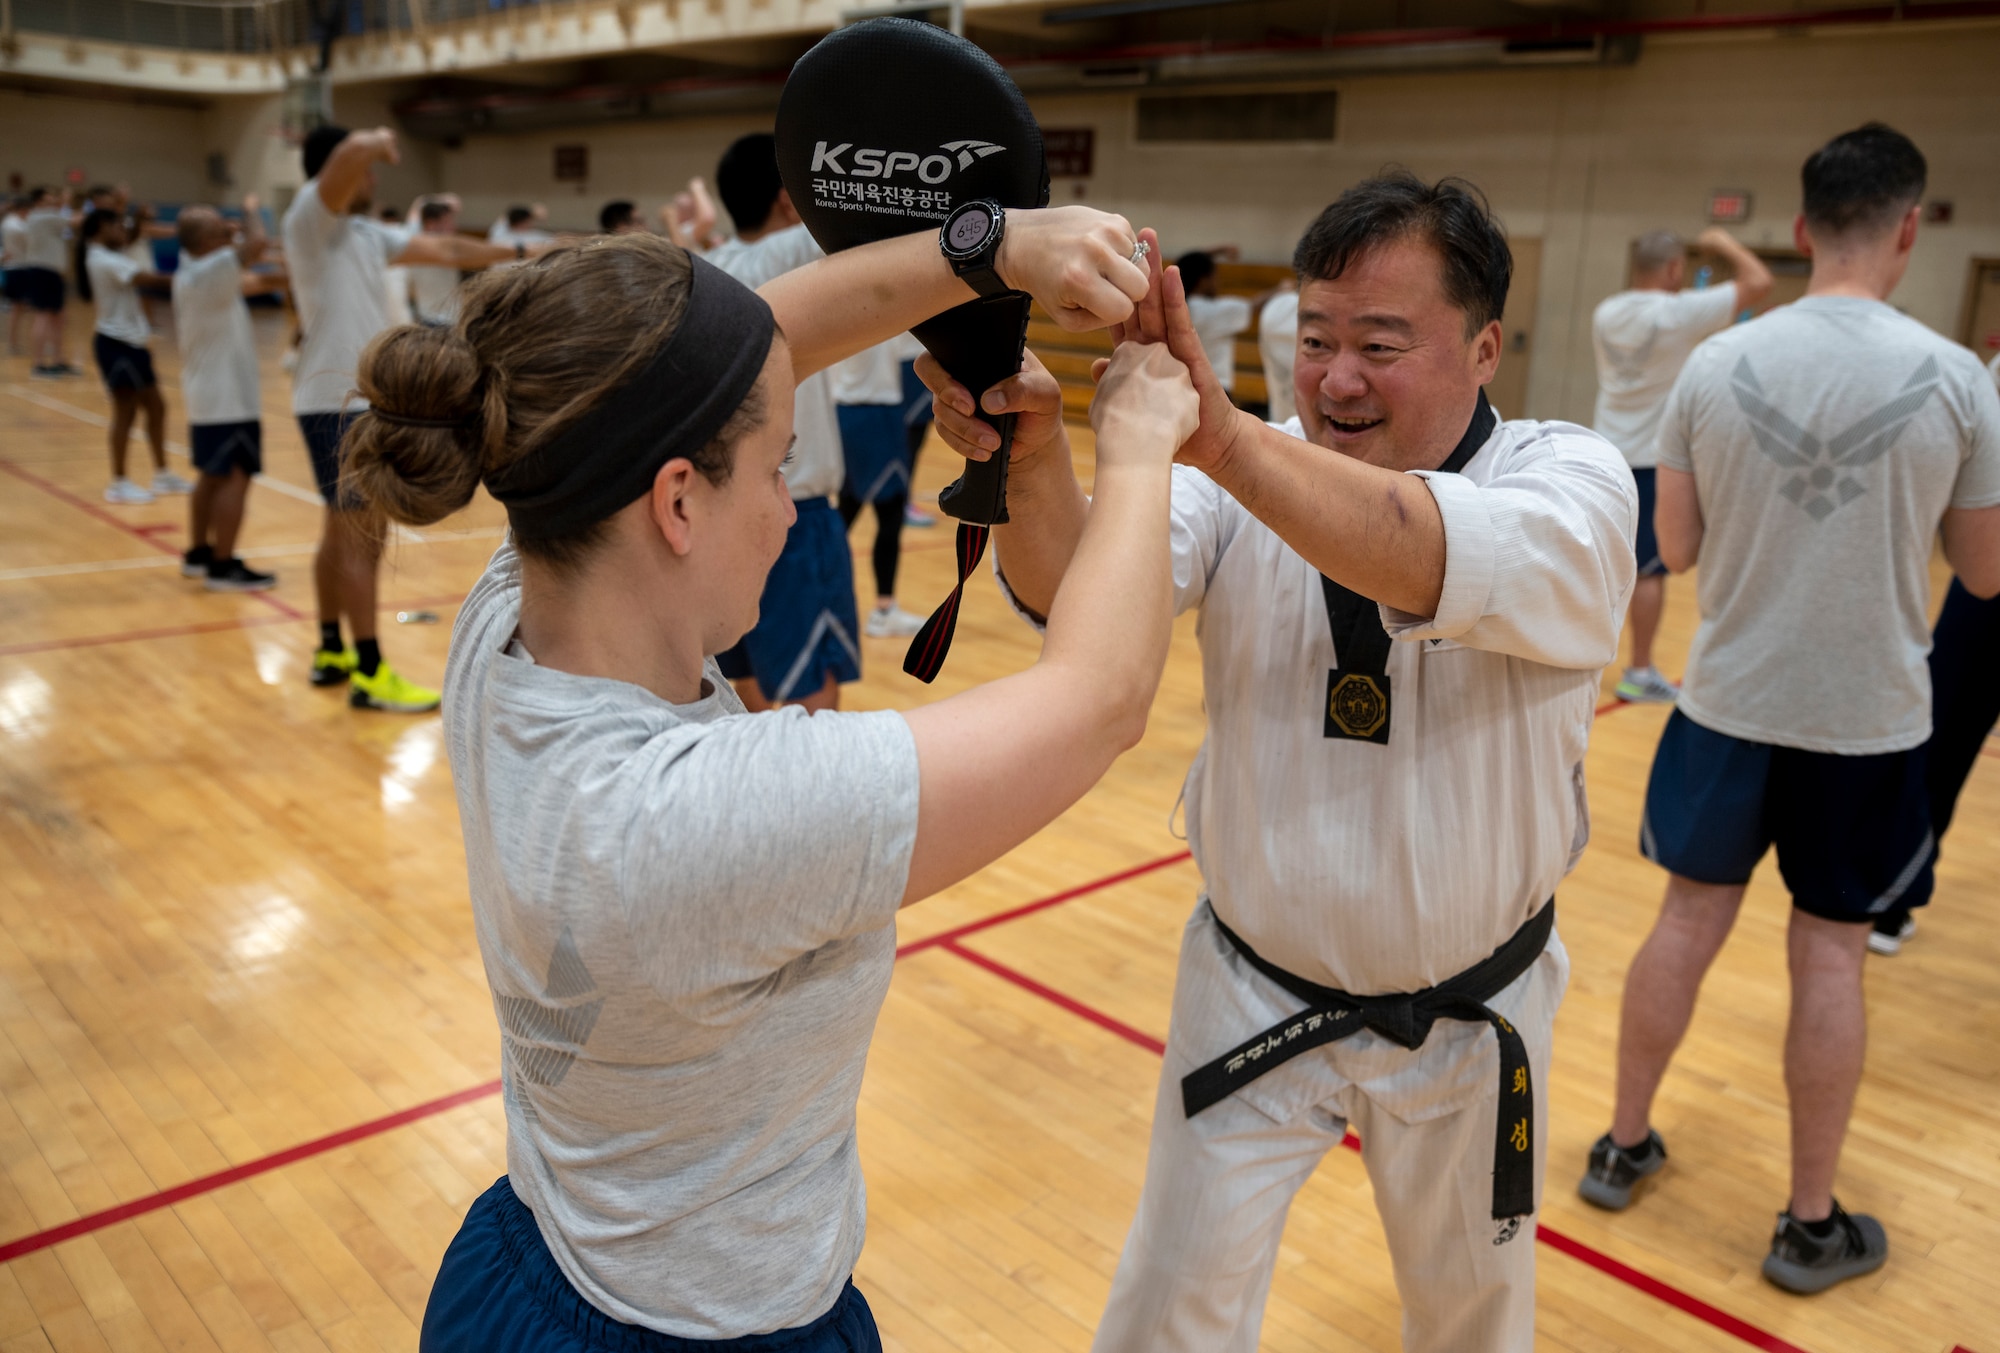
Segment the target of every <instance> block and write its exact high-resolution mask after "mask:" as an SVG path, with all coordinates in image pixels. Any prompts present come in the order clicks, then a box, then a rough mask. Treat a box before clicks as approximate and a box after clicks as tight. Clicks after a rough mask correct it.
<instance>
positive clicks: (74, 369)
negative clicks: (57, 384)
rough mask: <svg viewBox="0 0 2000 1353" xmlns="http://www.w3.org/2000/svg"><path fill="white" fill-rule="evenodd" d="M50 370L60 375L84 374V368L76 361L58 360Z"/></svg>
mask: <svg viewBox="0 0 2000 1353" xmlns="http://www.w3.org/2000/svg"><path fill="white" fill-rule="evenodd" d="M49 370H50V371H53V372H54V373H55V374H56V375H58V376H81V375H82V374H83V368H82V367H80V366H78V365H77V364H76V363H75V362H57V363H56V364H55V365H54V366H52V367H50V368H49Z"/></svg>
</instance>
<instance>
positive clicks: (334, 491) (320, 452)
mask: <svg viewBox="0 0 2000 1353" xmlns="http://www.w3.org/2000/svg"><path fill="white" fill-rule="evenodd" d="M298 417H299V435H300V436H302V437H304V438H305V439H306V454H307V455H309V456H311V457H312V467H313V480H314V482H315V483H317V484H318V485H319V496H320V498H321V499H322V500H323V501H324V502H325V503H326V505H327V506H328V507H330V508H333V509H335V510H336V511H340V512H352V511H355V510H356V509H357V508H359V507H361V506H362V503H361V500H360V499H359V498H357V497H355V496H354V495H353V494H351V493H350V494H342V493H341V491H340V439H341V438H342V437H343V436H345V435H346V433H347V425H348V424H349V423H352V422H353V421H354V415H353V414H347V413H302V414H300V415H299V416H298Z"/></svg>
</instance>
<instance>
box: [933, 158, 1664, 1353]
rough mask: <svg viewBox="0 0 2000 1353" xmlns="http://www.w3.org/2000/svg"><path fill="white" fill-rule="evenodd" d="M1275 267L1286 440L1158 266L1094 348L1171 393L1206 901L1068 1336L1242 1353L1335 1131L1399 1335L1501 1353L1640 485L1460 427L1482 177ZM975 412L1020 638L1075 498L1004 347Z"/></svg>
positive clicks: (1344, 219)
mask: <svg viewBox="0 0 2000 1353" xmlns="http://www.w3.org/2000/svg"><path fill="white" fill-rule="evenodd" d="M1295 266H1296V267H1297V269H1298V272H1299V275H1300V293H1299V302H1300V303H1299V348H1298V360H1297V363H1296V367H1295V373H1294V392H1295V394H1296V396H1297V400H1298V409H1299V417H1297V418H1295V419H1293V420H1292V421H1290V422H1289V423H1287V424H1285V425H1283V426H1282V427H1277V426H1267V425H1265V424H1263V423H1260V422H1258V421H1257V420H1256V419H1254V418H1252V417H1251V416H1249V415H1247V414H1243V413H1241V412H1239V411H1237V410H1236V409H1234V408H1233V407H1232V406H1231V405H1230V403H1229V401H1228V399H1227V397H1226V395H1224V393H1223V391H1222V389H1221V387H1220V385H1219V383H1218V382H1217V381H1216V379H1215V377H1214V373H1213V372H1212V371H1210V369H1209V367H1208V365H1207V363H1206V362H1205V361H1203V359H1202V352H1201V347H1200V344H1199V341H1198V340H1197V339H1196V338H1195V336H1194V332H1193V329H1192V327H1191V326H1190V325H1189V323H1188V320H1187V312H1186V309H1185V306H1184V305H1183V304H1182V303H1181V293H1180V289H1179V287H1178V285H1177V281H1176V279H1175V278H1173V277H1171V276H1170V277H1168V278H1167V279H1165V281H1164V286H1162V285H1161V284H1156V286H1155V289H1154V297H1158V296H1159V294H1160V292H1161V291H1162V290H1164V291H1165V293H1166V296H1165V301H1164V304H1162V303H1161V302H1160V301H1159V300H1157V299H1154V298H1149V300H1148V303H1147V305H1146V307H1143V308H1142V311H1141V314H1140V317H1139V318H1138V319H1137V320H1135V321H1134V324H1135V326H1137V328H1138V329H1139V332H1137V333H1128V334H1127V335H1125V336H1130V337H1144V338H1152V337H1155V336H1156V335H1155V333H1153V332H1149V330H1150V329H1151V328H1152V326H1156V325H1157V326H1161V327H1163V328H1164V330H1165V332H1166V336H1167V339H1168V341H1169V343H1170V344H1171V345H1172V346H1173V350H1174V353H1175V355H1176V356H1178V357H1180V359H1181V360H1182V361H1183V362H1187V363H1188V364H1189V366H1190V369H1191V370H1192V371H1193V372H1194V373H1195V381H1196V385H1197V387H1198V388H1199V389H1200V391H1201V393H1202V427H1201V430H1200V431H1199V432H1198V433H1197V434H1196V436H1195V439H1194V440H1193V441H1191V442H1190V443H1189V444H1188V446H1187V447H1186V448H1185V449H1184V450H1183V452H1182V455H1181V457H1180V459H1181V460H1182V462H1183V464H1182V465H1181V466H1178V467H1177V468H1176V470H1175V478H1174V492H1173V549H1174V565H1175V569H1174V572H1175V585H1176V588H1177V591H1178V600H1179V604H1180V606H1181V607H1182V608H1183V609H1185V608H1188V607H1199V608H1200V609H1201V627H1200V630H1199V633H1200V637H1201V651H1202V667H1203V680H1204V687H1205V695H1206V700H1207V706H1208V718H1209V728H1208V739H1207V742H1206V743H1205V744H1204V746H1203V748H1202V751H1201V753H1200V755H1199V756H1198V757H1197V758H1196V760H1195V764H1194V767H1193V769H1192V770H1191V771H1190V773H1189V776H1188V782H1187V805H1188V826H1189V842H1190V844H1191V845H1192V846H1193V848H1194V855H1195V859H1196V861H1197V863H1198V864H1199V865H1200V867H1201V871H1202V878H1203V883H1204V887H1205V895H1204V896H1203V898H1202V900H1201V901H1200V903H1199V904H1198V905H1197V906H1196V908H1195V912H1194V915H1193V917H1192V919H1190V920H1189V922H1188V925H1187V929H1186V932H1185V935H1184V937H1183V940H1182V949H1181V961H1180V970H1179V976H1178V979H1177V983H1176V987H1175V993H1174V1009H1173V1021H1172V1028H1171V1031H1170V1033H1169V1035H1168V1041H1167V1051H1166V1066H1165V1070H1164V1073H1163V1075H1162V1077H1161V1082H1160V1094H1159V1100H1158V1104H1157V1107H1156V1108H1155V1111H1154V1118H1153V1140H1152V1148H1151V1154H1150V1159H1149V1161H1148V1165H1147V1175H1146V1186H1145V1193H1144V1196H1143V1197H1142V1199H1141V1201H1140V1204H1139V1212H1138V1216H1137V1218H1136V1219H1135V1220H1134V1222H1133V1225H1132V1231H1131V1234H1130V1237H1129V1239H1128V1240H1127V1242H1126V1247H1125V1252H1124V1257H1123V1259H1122V1260H1121V1261H1120V1264H1119V1268H1118V1276H1117V1279H1116V1281H1115V1282H1114V1284H1113V1287H1112V1292H1111V1299H1110V1304H1109V1307H1108V1309H1107V1310H1106V1312H1105V1316H1104V1321H1103V1324H1102V1326H1101V1327H1100V1329H1099V1331H1098V1335H1097V1341H1096V1345H1095V1347H1096V1349H1097V1350H1098V1351H1099V1353H1181V1351H1185V1353H1237V1351H1240V1353H1250V1351H1251V1350H1254V1349H1255V1348H1256V1347H1257V1337H1258V1329H1259V1324H1260V1322H1261V1320H1262V1315H1263V1307H1264V1301H1265V1297H1266V1295H1267V1293H1268V1291H1269V1288H1270V1282H1271V1273H1272V1267H1273V1264H1274V1262H1275V1260H1276V1258H1277V1252H1278V1245H1279V1240H1280V1237H1281V1235H1282V1232H1283V1229H1284V1222H1285V1214H1286V1211H1287V1210H1288V1208H1289V1207H1290V1204H1291V1200H1292V1197H1293V1195H1294V1194H1295V1193H1296V1192H1297V1191H1298V1189H1299V1188H1300V1187H1301V1186H1302V1185H1303V1184H1304V1183H1305V1181H1306V1179H1307V1178H1308V1177H1309V1176H1310V1175H1311V1174H1312V1172H1313V1169H1314V1168H1315V1167H1316V1166H1317V1164H1318V1163H1319V1160H1320V1159H1321V1157H1323V1156H1324V1155H1325V1154H1326V1152H1327V1151H1329V1150H1330V1149H1332V1148H1333V1147H1334V1146H1335V1145H1337V1144H1338V1143H1339V1142H1340V1140H1341V1138H1342V1136H1343V1134H1344V1133H1345V1132H1346V1130H1347V1128H1348V1127H1349V1126H1350V1125H1351V1126H1352V1127H1353V1128H1354V1129H1355V1130H1356V1132H1358V1134H1359V1135H1360V1138H1361V1142H1362V1156H1363V1159H1364V1160H1365V1162H1366V1164H1367V1168H1368V1172H1369V1176H1370V1178H1371V1180H1372V1181H1373V1183H1374V1188H1375V1197H1376V1201H1377V1203H1378V1205H1379V1207H1380V1209H1381V1212H1382V1220H1383V1223H1384V1225H1385V1227H1386V1229H1387V1231H1388V1237H1389V1246H1390V1252H1391V1255H1392V1257H1393V1259H1394V1263H1395V1268H1396V1280H1397V1284H1398V1287H1399V1289H1400V1290H1401V1293H1402V1296H1403V1304H1404V1312H1405V1314H1404V1322H1403V1341H1404V1347H1405V1348H1406V1349H1410V1350H1419V1351H1421V1353H1445V1351H1446V1350H1449V1351H1450V1353H1477V1351H1478V1350H1511V1351H1513V1353H1528V1350H1530V1349H1531V1348H1532V1347H1533V1344H1534V1253H1533V1251H1534V1243H1533V1232H1534V1227H1533V1224H1532V1219H1531V1215H1530V1214H1532V1212H1533V1211H1534V1209H1535V1206H1536V1202H1537V1199H1538V1198H1539V1195H1540V1191H1541V1189H1540V1183H1541V1166H1542V1157H1543V1152H1544V1143H1545V1140H1546V1132H1545V1130H1544V1128H1545V1122H1546V1096H1545V1089H1543V1088H1541V1087H1546V1084H1547V1080H1546V1076H1547V1071H1548V1059H1549V1042H1550V1029H1551V1025H1552V1022H1553V1020H1554V1017H1555V1011H1556V1006H1557V1004H1558V1002H1559V1001H1560V1000H1561V997H1562V992H1563V987H1564V984H1565V982H1566V980H1567V977H1568V960H1567V958H1566V957H1565V955H1564V953H1563V949H1562V945H1561V942H1560V941H1559V940H1557V939H1556V937H1555V935H1554V932H1553V929H1552V926H1551V923H1552V921H1553V919H1554V916H1553V911H1552V903H1551V897H1552V895H1553V893H1554V891H1555V888H1556V885H1557V883H1558V881H1560V880H1561V878H1562V877H1563V875H1564V874H1565V873H1567V872H1568V870H1569V869H1570V867H1571V865H1572V864H1573V863H1574V862H1575V860H1576V857H1577V854H1578V853H1579V852H1580V851H1581V850H1582V848H1583V844H1584V842H1585V840H1586V838H1587V836H1588V815H1587V811H1586V806H1585V801H1584V788H1583V757H1584V748H1585V744H1586V742H1587V740H1588V737H1589V733H1590V726H1591V715H1592V709H1593V706H1594V704H1595V701H1596V696H1597V685H1598V677H1599V672H1600V670H1601V669H1602V668H1603V667H1604V665H1605V664H1606V663H1607V662H1609V661H1610V660H1611V659H1612V658H1613V657H1614V656H1615V654H1616V651H1617V645H1618V636H1619V628H1620V621H1621V619H1622V617H1623V614H1624V610H1625V603H1626V599H1627V597H1628V596H1629V595H1630V593H1631V589H1632V580H1633V573H1634V563H1633V556H1632V546H1631V532H1632V529H1633V524H1634V519H1635V514H1636V510H1637V502H1636V492H1635V490H1634V488H1633V483H1632V476H1631V473H1630V472H1629V471H1628V470H1627V469H1626V466H1625V463H1624V461H1623V459H1622V458H1621V457H1620V456H1619V454H1618V451H1617V449H1616V448H1614V447H1613V446H1611V445H1610V444H1609V443H1608V442H1605V441H1604V440H1602V439H1601V438H1599V437H1597V436H1596V435H1595V434H1593V433H1591V432H1589V431H1588V430H1586V429H1584V428H1580V427H1575V426H1572V425H1570V424H1566V423H1536V422H1527V421H1518V422H1509V423H1500V422H1498V420H1497V419H1496V418H1495V416H1494V414H1493V412H1492V410H1491V408H1490V407H1489V406H1488V404H1487V403H1486V399H1485V396H1484V393H1483V392H1482V391H1481V389H1480V387H1481V386H1482V385H1483V384H1484V383H1485V382H1486V381H1487V380H1489V379H1490V378H1491V377H1492V375H1493V373H1494V370H1495V368H1496V367H1497V366H1498V364H1499V360H1500V325H1499V319H1500V314H1501V310H1502V308H1503V307H1504V305H1505V303H1506V295H1507V284H1508V280H1509V275H1510V272H1511V267H1512V265H1511V260H1510V256H1509V253H1508V249H1507V245H1506V241H1505V238H1504V236H1503V235H1502V234H1501V232H1500V229H1499V227H1498V225H1497V224H1496V223H1495V222H1494V221H1493V220H1492V218H1491V216H1490V215H1489V214H1488V211H1487V208H1486V206H1485V204H1484V201H1483V200H1482V199H1481V198H1480V197H1479V196H1478V193H1477V190H1476V189H1472V188H1470V186H1469V185H1466V184H1463V183H1460V182H1457V181H1454V180H1446V181H1445V182H1443V183H1441V184H1438V185H1436V186H1430V185H1426V184H1424V183H1422V182H1421V181H1419V180H1417V179H1416V178H1414V177H1412V176H1409V175H1407V174H1396V175H1390V176H1385V177H1382V178H1378V179H1373V180H1369V181H1367V182H1364V183H1361V184H1359V185H1357V186H1356V187H1354V188H1352V189H1350V190H1349V191H1348V192H1346V193H1345V194H1343V195H1342V196H1341V198H1340V200H1339V201H1337V202H1336V203H1334V204H1333V206H1331V207H1329V208H1328V209H1327V210H1326V211H1325V212H1324V213H1323V214H1322V215H1321V216H1320V218H1319V220H1318V221H1317V222H1315V223H1314V225H1313V226H1312V227H1311V229H1310V230H1308V231H1307V233H1306V236H1305V238H1304V240H1303V241H1302V242H1301V243H1300V245H1299V249H1298V254H1297V257H1296V259H1295ZM919 369H920V371H922V372H923V373H924V374H925V376H926V379H927V381H928V382H930V383H932V388H933V389H934V390H936V391H938V399H937V409H938V424H939V427H940V430H941V431H943V432H944V433H945V435H946V436H947V437H948V439H949V440H951V441H952V442H953V443H954V445H956V446H958V447H959V449H961V450H966V451H967V453H968V454H971V455H973V456H975V457H979V456H983V454H984V453H985V452H986V451H987V450H989V449H990V448H991V446H992V444H993V443H992V440H991V438H990V437H989V438H985V439H983V440H982V429H981V428H980V426H978V425H976V424H974V423H973V422H972V420H971V419H970V418H969V417H968V416H967V415H968V414H969V413H970V410H971V404H970V400H969V398H968V397H967V396H966V394H965V392H964V390H963V389H962V388H961V387H957V386H954V385H952V384H950V383H949V382H948V381H947V380H946V379H945V378H944V377H943V376H942V374H941V373H940V372H939V371H938V369H937V368H936V367H935V365H934V364H929V363H920V364H919ZM988 407H989V409H993V410H994V411H999V410H1001V409H1012V410H1015V411H1018V412H1020V413H1021V415H1022V417H1021V419H1020V421H1019V423H1018V424H1017V427H1016V434H1015V442H1014V452H1013V465H1012V469H1011V480H1010V484H1009V488H1008V496H1009V508H1010V511H1011V513H1012V523H1011V524H1010V525H1007V526H1004V527H1001V528H1000V529H999V530H998V532H997V533H996V539H997V541H998V544H999V556H998V559H997V566H998V568H999V570H1000V571H1001V573H1002V577H1003V582H1004V584H1006V585H1007V586H1008V587H1009V588H1010V590H1011V591H1012V593H1013V595H1014V597H1015V599H1016V600H1017V602H1018V603H1019V604H1020V606H1021V607H1022V608H1023V609H1024V610H1026V611H1028V612H1030V613H1034V612H1045V611H1046V608H1047V606H1048V604H1049V602H1050V600H1051V599H1052V598H1053V595H1054V591H1055V587H1056V584H1057V583H1058V581H1059V580H1060V578H1061V576H1062V572H1063V569H1064V568H1065V567H1066V566H1067V562H1068V559H1069V557H1070V554H1071V552H1072V551H1073V549H1074V546H1075V541H1076V539H1077V535H1078V532H1079V531H1080V530H1081V527H1082V522H1083V519H1084V517H1085V515H1086V513H1087V512H1088V509H1089V504H1088V500H1087V499H1086V498H1085V497H1084V495H1083V492H1082V490H1081V488H1080V487H1079V486H1078V485H1077V482H1076V478H1075V476H1074V474H1073V472H1072V471H1071V469H1070V464H1069V455H1068V447H1067V445H1066V443H1065V440H1064V438H1063V436H1062V432H1061V423H1060V417H1059V414H1060V407H1061V406H1060V398H1059V394H1058V391H1057V389H1056V386H1055V384H1054V382H1053V381H1052V380H1051V379H1049V377H1048V375H1047V373H1046V372H1045V371H1043V370H1041V369H1040V367H1039V366H1037V365H1035V364H1034V363H1033V361H1032V359H1031V360H1030V364H1029V367H1028V369H1026V370H1025V371H1024V372H1023V374H1022V375H1021V376H1020V377H1018V378H1016V379H1015V380H1012V381H1009V382H1007V383H1006V384H1004V385H1002V386H1001V387H999V389H998V390H997V391H996V392H994V393H993V394H992V395H991V396H989V401H988ZM1349 993H1352V994H1351V995H1350V994H1349ZM1395 993H1406V995H1404V996H1397V995H1395ZM1412 994H1413V995H1412ZM1433 1021H1435V1023H1434V1024H1433Z"/></svg>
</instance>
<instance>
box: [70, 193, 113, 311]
mask: <svg viewBox="0 0 2000 1353" xmlns="http://www.w3.org/2000/svg"><path fill="white" fill-rule="evenodd" d="M118 219H119V217H118V213H117V212H115V211H105V210H104V209H103V208H101V207H92V208H91V209H90V210H89V211H87V212H85V213H84V214H83V223H82V224H81V225H79V226H78V227H77V228H76V296H77V299H78V300H80V301H91V300H95V299H97V298H96V297H94V296H92V295H91V294H90V291H91V287H90V268H89V266H88V265H87V264H86V263H85V262H84V260H85V259H87V258H88V257H89V256H90V244H91V241H92V240H95V239H96V238H97V237H98V235H99V234H100V233H102V231H103V230H104V227H105V226H107V225H109V224H111V223H112V222H113V221H116V220H118Z"/></svg>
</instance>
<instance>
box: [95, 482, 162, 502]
mask: <svg viewBox="0 0 2000 1353" xmlns="http://www.w3.org/2000/svg"><path fill="white" fill-rule="evenodd" d="M104 501H105V502H107V503H117V504H118V505H119V506H120V507H143V506H145V505H146V504H147V503H150V502H152V501H153V495H152V494H150V493H148V492H146V490H144V489H142V488H140V487H139V486H138V485H137V484H134V483H133V482H132V481H131V480H129V479H127V478H125V476H123V475H120V476H119V477H118V478H116V479H114V480H112V481H111V482H110V483H109V484H106V485H105V486H104Z"/></svg>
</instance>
